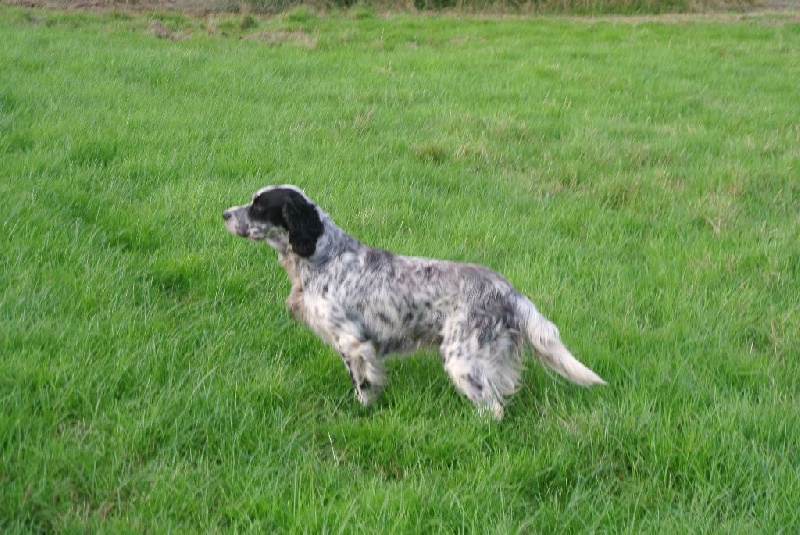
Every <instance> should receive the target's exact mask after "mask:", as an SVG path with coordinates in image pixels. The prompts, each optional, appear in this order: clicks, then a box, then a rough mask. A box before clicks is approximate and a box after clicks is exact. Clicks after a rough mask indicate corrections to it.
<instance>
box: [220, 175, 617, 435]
mask: <svg viewBox="0 0 800 535" xmlns="http://www.w3.org/2000/svg"><path fill="white" fill-rule="evenodd" d="M222 217H223V219H224V221H225V226H226V227H227V229H228V230H229V231H230V232H231V233H233V234H236V235H238V236H242V237H244V238H248V239H250V240H253V241H257V242H265V243H266V244H267V245H269V246H270V247H272V248H273V249H275V251H277V252H278V260H279V262H280V264H281V265H282V266H283V268H284V269H285V270H286V273H287V274H288V276H289V280H290V281H291V290H290V292H289V297H288V299H287V300H286V305H287V307H288V308H289V311H290V313H291V314H292V315H293V316H294V317H295V318H296V319H298V320H299V321H301V322H303V323H304V324H306V325H307V326H308V327H309V328H310V329H311V330H312V331H313V332H314V333H316V334H317V336H319V337H320V338H321V339H322V340H323V341H325V342H326V343H328V344H330V345H331V346H333V347H334V348H335V349H336V351H338V352H339V354H340V355H341V357H342V360H343V361H344V365H345V367H346V368H347V371H348V372H349V374H350V379H351V381H352V383H353V389H354V391H355V396H356V398H357V399H358V400H359V401H360V402H361V403H362V404H364V405H368V404H370V403H371V402H372V401H374V400H375V399H376V397H377V396H378V394H379V393H380V391H381V389H382V388H383V386H384V385H385V384H386V374H385V371H384V361H385V359H386V357H388V356H390V355H393V354H403V353H408V352H412V351H415V350H417V349H418V348H421V347H425V346H435V347H438V348H439V354H440V355H441V359H442V363H443V365H444V368H445V370H446V371H447V374H448V375H449V376H450V379H451V380H452V382H453V384H454V385H455V387H456V388H457V389H458V390H459V391H460V392H461V393H462V394H464V395H465V396H466V397H467V398H468V399H469V400H470V401H471V402H472V403H473V404H475V406H476V407H477V408H478V410H479V411H480V412H482V413H483V412H486V411H490V412H491V414H492V415H493V416H494V417H495V418H496V419H498V420H500V419H501V418H502V417H503V412H504V409H503V407H504V404H505V402H506V401H507V399H508V397H509V396H510V395H511V394H513V393H514V392H515V391H516V390H517V388H518V386H519V384H520V378H521V371H522V349H523V347H524V345H525V343H526V342H527V343H529V344H530V345H531V346H532V347H533V349H534V351H535V353H536V354H537V355H538V357H539V360H540V361H541V362H542V363H543V364H544V365H546V366H547V367H549V368H551V369H552V370H554V371H555V372H556V373H558V374H560V375H562V376H563V377H565V378H566V379H568V380H569V381H572V382H573V383H576V384H579V385H583V386H590V385H599V384H606V383H605V381H604V380H603V379H601V378H600V377H599V376H598V375H597V374H596V373H594V372H593V371H592V370H590V369H589V368H587V367H586V366H584V365H583V364H581V363H580V362H579V361H578V360H577V359H576V358H575V357H573V356H572V354H571V353H570V352H569V350H568V349H567V348H566V347H565V346H564V344H563V343H562V341H561V338H560V336H559V332H558V328H557V327H556V326H555V325H554V324H553V323H551V322H550V321H548V320H547V319H546V318H545V317H544V316H543V315H542V314H540V313H539V311H538V310H537V309H536V307H535V306H534V304H533V303H532V302H531V301H530V300H529V299H528V298H527V297H525V296H524V295H523V294H521V293H520V292H518V291H517V290H516V289H514V287H513V286H512V285H511V283H510V282H508V281H507V280H506V279H505V278H503V277H502V276H501V275H499V274H497V273H495V272H494V271H492V270H490V269H488V268H486V267H483V266H480V265H476V264H465V263H458V262H449V261H445V260H433V259H429V258H420V257H409V256H401V255H396V254H393V253H390V252H387V251H384V250H381V249H376V248H373V247H369V246H367V245H364V244H363V243H361V242H360V241H358V240H357V239H356V238H354V237H352V236H350V235H348V234H347V233H346V232H345V231H344V230H342V229H341V228H339V227H338V226H337V225H336V224H335V223H334V222H333V220H332V219H331V217H330V216H329V215H328V214H327V213H326V212H325V211H323V210H322V209H321V208H320V207H319V206H318V205H316V204H315V203H314V202H312V201H311V199H309V197H308V196H307V195H306V194H305V193H304V192H303V191H302V190H301V189H300V188H298V187H296V186H293V185H288V184H287V185H282V186H267V187H264V188H262V189H260V190H258V191H257V192H256V193H255V195H253V200H252V202H250V203H249V204H245V205H241V206H233V207H231V208H229V209H228V210H225V211H224V212H223V214H222Z"/></svg>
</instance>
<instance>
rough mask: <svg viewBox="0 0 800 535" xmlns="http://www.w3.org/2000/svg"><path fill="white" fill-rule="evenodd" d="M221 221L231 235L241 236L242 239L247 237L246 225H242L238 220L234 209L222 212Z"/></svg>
mask: <svg viewBox="0 0 800 535" xmlns="http://www.w3.org/2000/svg"><path fill="white" fill-rule="evenodd" d="M222 219H223V220H225V227H226V228H227V229H228V230H229V231H230V232H231V233H233V234H236V235H237V236H242V237H243V238H247V237H249V231H248V228H247V225H242V223H241V221H239V218H238V217H237V216H236V209H235V208H231V209H230V210H225V211H224V212H222Z"/></svg>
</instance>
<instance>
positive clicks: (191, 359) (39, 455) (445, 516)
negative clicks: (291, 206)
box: [0, 6, 800, 533]
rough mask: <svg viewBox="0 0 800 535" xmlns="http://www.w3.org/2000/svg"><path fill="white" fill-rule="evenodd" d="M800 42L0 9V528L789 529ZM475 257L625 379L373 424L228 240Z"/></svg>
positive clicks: (794, 426) (260, 264)
mask: <svg viewBox="0 0 800 535" xmlns="http://www.w3.org/2000/svg"><path fill="white" fill-rule="evenodd" d="M799 81H800V25H798V23H797V22H792V19H791V18H790V17H786V18H781V17H768V18H767V17H758V16H752V17H727V18H726V17H708V18H703V17H699V18H695V19H680V18H678V19H676V18H672V19H664V20H660V19H650V20H647V19H629V20H625V19H610V20H588V19H559V18H553V19H548V18H542V19H537V18H533V19H519V18H513V17H512V18H496V19H495V18H481V17H474V18H454V17H444V16H419V17H414V16H409V15H395V16H376V15H374V14H373V13H371V12H370V11H367V10H356V11H352V12H346V13H342V14H338V15H330V16H316V15H314V14H313V13H311V12H309V11H306V10H302V9H299V10H295V11H293V12H291V13H289V14H287V15H284V16H281V17H277V18H274V19H270V20H261V19H255V18H249V17H242V16H227V17H225V16H212V17H209V18H198V19H190V18H185V17H182V16H180V15H175V14H170V15H160V16H157V15H149V14H135V15H130V14H125V13H112V12H105V13H94V14H86V13H80V12H71V13H63V12H58V11H43V10H42V11H39V10H21V9H15V8H9V7H2V6H0V203H1V204H2V210H0V225H2V227H1V232H0V402H1V403H2V411H0V529H1V530H3V531H7V532H23V531H52V530H66V531H71V532H74V531H77V532H80V531H87V532H95V531H102V532H117V531H120V532H140V531H143V532H167V531H176V532H221V531H228V530H232V531H233V530H235V531H250V530H252V531H254V532H263V533H293V532H308V533H320V532H338V533H350V532H373V533H374V532H385V533H428V532H443V533H454V532H465V533H487V532H489V533H491V532H494V533H516V532H519V533H564V532H580V531H608V532H630V533H641V532H659V533H663V532H674V533H703V532H723V533H777V532H781V531H783V532H786V533H793V532H795V533H796V532H797V531H798V530H800V506H799V505H798V504H800V449H798V448H799V447H798V443H799V442H800V338H799V336H800V335H799V334H798V333H799V332H800V82H799ZM281 183H294V184H297V185H299V186H301V187H303V188H304V189H305V190H306V191H307V192H308V194H309V195H310V196H311V197H312V198H313V199H315V200H316V201H318V202H319V203H320V204H321V205H322V206H323V207H324V208H325V209H326V210H327V211H328V212H329V213H331V214H332V216H333V217H334V219H335V220H336V221H337V222H338V223H339V224H340V226H342V227H343V228H345V229H347V230H348V231H349V232H350V233H351V234H353V235H355V236H357V237H359V238H360V239H361V240H362V241H365V242H367V243H369V244H372V245H376V246H380V247H383V248H386V249H390V250H393V251H398V252H402V253H406V254H413V255H422V256H436V257H444V258H449V259H454V260H461V261H468V262H477V263H481V264H486V265H488V266H490V267H492V268H493V269H496V270H498V271H500V272H502V273H503V274H505V275H506V276H507V277H508V278H509V279H510V280H511V281H512V282H513V283H514V284H515V285H516V286H517V287H518V288H519V289H520V290H521V291H523V292H524V293H526V294H527V295H529V296H530V297H531V298H532V299H533V301H534V302H535V303H536V304H537V305H538V307H539V308H540V310H541V311H542V312H543V313H544V314H545V315H547V316H548V317H549V318H551V319H552V320H553V321H554V322H556V323H557V324H558V325H559V327H560V329H561V333H562V336H563V338H564V340H565V342H566V344H567V345H568V346H569V347H570V348H571V349H572V350H573V352H574V353H575V354H576V356H578V358H579V359H581V360H582V361H583V362H585V363H586V364H587V365H588V366H589V367H591V368H593V369H594V370H595V371H597V372H598V373H599V374H600V375H601V376H602V377H604V378H605V379H606V380H607V381H608V382H609V386H607V387H603V388H594V389H589V390H586V389H582V388H580V387H575V386H573V385H570V384H568V383H566V382H564V381H562V380H557V379H556V378H554V377H552V376H551V375H549V374H548V373H546V372H545V371H544V370H543V369H542V368H541V367H540V366H539V365H538V364H536V361H535V360H534V359H530V361H529V366H528V368H527V370H526V372H525V381H524V386H523V387H522V389H521V390H520V391H519V393H518V394H517V395H516V396H515V397H514V398H513V399H512V400H511V402H510V404H509V405H508V407H507V408H506V418H505V420H503V421H502V422H500V423H496V422H492V421H487V420H486V419H484V418H481V417H479V416H478V415H477V414H476V412H475V410H474V409H473V407H472V406H471V404H470V403H469V402H468V401H467V400H465V399H464V398H462V397H460V396H459V394H458V393H457V392H456V391H455V390H454V389H453V388H452V386H451V385H450V383H449V381H448V379H447V377H446V375H445V373H444V372H443V371H442V369H441V365H440V363H439V358H438V356H437V355H436V354H435V353H434V352H421V353H420V354H417V355H414V356H411V357H409V358H408V359H405V360H400V361H395V362H393V363H392V364H391V366H390V375H391V378H390V383H389V386H388V388H387V390H386V391H385V393H384V396H383V397H382V399H381V401H380V403H379V404H378V405H376V406H374V407H371V408H368V409H364V408H362V407H360V406H359V404H358V403H357V402H356V400H355V399H354V398H353V395H352V392H351V386H350V380H349V377H348V376H347V373H346V372H345V370H344V368H343V366H342V364H341V362H340V359H339V357H338V356H337V355H336V354H335V353H334V352H333V350H331V349H329V348H327V347H325V346H323V345H322V343H321V342H319V341H318V340H317V339H316V338H315V337H314V336H313V335H312V334H311V333H310V332H309V331H308V330H307V329H305V328H304V327H302V326H301V325H298V324H297V323H295V322H294V321H292V320H291V319H290V317H289V315H288V313H287V312H286V310H285V309H284V306H283V301H284V299H285V297H286V295H287V293H288V289H289V284H288V281H287V280H286V277H285V274H284V273H283V272H282V270H281V269H280V268H279V266H278V265H277V263H276V261H275V255H274V253H273V252H272V251H271V250H270V249H268V248H267V247H264V246H257V245H255V244H252V243H247V242H246V241H245V240H241V239H239V238H235V237H233V236H231V235H229V234H228V233H227V232H226V231H225V230H224V228H223V225H222V218H221V212H222V210H223V209H224V208H226V207H228V206H230V205H233V204H241V203H243V202H246V201H247V200H248V199H249V197H250V195H251V194H252V193H253V192H254V191H255V190H256V189H257V188H259V187H261V186H263V185H266V184H281Z"/></svg>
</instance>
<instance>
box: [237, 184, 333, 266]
mask: <svg viewBox="0 0 800 535" xmlns="http://www.w3.org/2000/svg"><path fill="white" fill-rule="evenodd" d="M222 218H223V219H224V220H225V226H226V227H227V228H228V230H229V231H231V232H232V233H233V234H236V235H238V236H242V237H244V238H249V239H251V240H254V241H265V242H267V244H268V245H269V246H270V247H272V248H273V249H275V250H276V251H278V252H280V253H286V252H288V251H289V247H290V246H291V250H292V251H293V252H295V253H296V254H298V255H300V256H304V257H309V256H312V255H313V254H314V251H315V250H316V248H317V240H318V239H319V237H320V236H322V233H323V231H324V226H323V224H322V219H321V218H320V214H319V211H318V209H317V206H316V205H315V204H314V203H313V202H311V201H310V200H309V198H308V197H307V196H306V194H305V193H303V190H301V189H300V188H297V187H295V186H290V185H285V186H267V187H265V188H261V189H260V190H258V191H257V192H256V193H255V195H253V201H252V202H251V203H250V204H244V205H242V206H233V207H231V208H229V209H227V210H225V211H224V212H223V213H222Z"/></svg>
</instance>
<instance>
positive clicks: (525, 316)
mask: <svg viewBox="0 0 800 535" xmlns="http://www.w3.org/2000/svg"><path fill="white" fill-rule="evenodd" d="M517 312H518V314H519V316H520V318H521V320H522V328H523V331H524V332H525V335H526V336H527V337H528V340H530V343H531V345H532V346H533V348H534V350H535V351H536V353H537V354H538V355H539V357H540V360H541V361H542V363H543V364H544V365H546V366H547V367H548V368H550V369H552V370H553V371H554V372H556V373H557V374H559V375H561V376H562V377H564V378H566V379H568V380H569V381H572V382H573V383H575V384H579V385H581V386H592V385H604V384H607V383H606V382H605V381H604V380H603V379H601V378H600V376H599V375H597V374H596V373H594V372H593V371H592V370H590V369H589V368H587V367H586V366H584V365H583V364H581V362H580V361H579V360H578V359H576V358H575V357H573V356H572V353H570V352H569V350H568V349H567V348H566V346H565V345H564V343H563V342H562V341H561V337H560V336H559V334H558V327H556V326H555V325H554V324H553V323H552V322H551V321H549V320H548V319H547V318H545V317H544V316H542V314H541V313H540V312H539V311H538V310H537V309H536V307H535V306H534V304H533V303H532V302H531V301H530V300H529V299H528V298H527V297H524V296H521V297H520V299H519V300H518V302H517Z"/></svg>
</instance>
